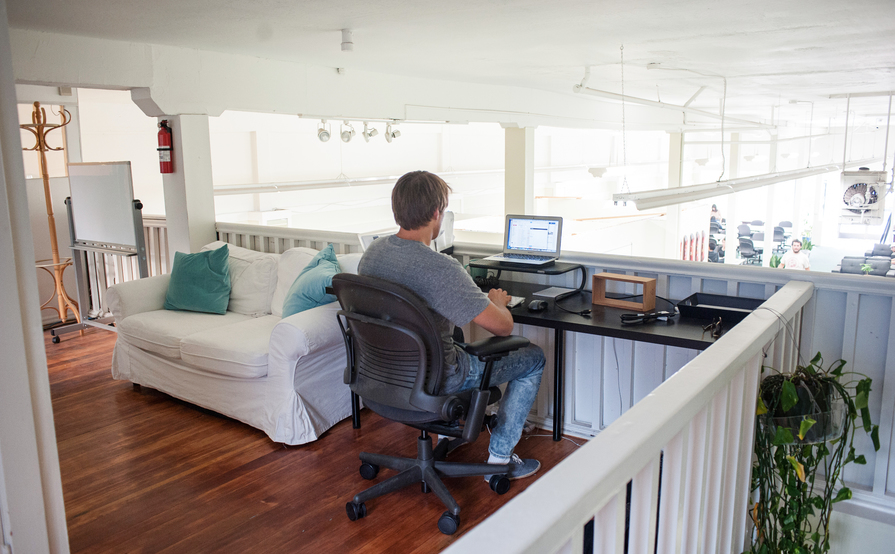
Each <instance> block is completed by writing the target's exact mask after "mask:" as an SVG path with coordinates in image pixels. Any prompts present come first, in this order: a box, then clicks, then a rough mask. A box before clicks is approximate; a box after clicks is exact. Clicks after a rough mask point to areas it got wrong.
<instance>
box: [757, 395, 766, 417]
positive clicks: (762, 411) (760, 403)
mask: <svg viewBox="0 0 895 554" xmlns="http://www.w3.org/2000/svg"><path fill="white" fill-rule="evenodd" d="M766 413H768V407H767V406H765V405H764V400H762V399H761V397H760V396H759V397H758V408H757V409H756V410H755V415H764V414H766Z"/></svg>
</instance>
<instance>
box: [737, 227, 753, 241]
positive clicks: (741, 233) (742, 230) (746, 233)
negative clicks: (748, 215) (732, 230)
mask: <svg viewBox="0 0 895 554" xmlns="http://www.w3.org/2000/svg"><path fill="white" fill-rule="evenodd" d="M737 236H738V237H750V238H751V237H752V228H751V227H749V226H748V225H746V224H745V223H743V224H742V225H737Z"/></svg>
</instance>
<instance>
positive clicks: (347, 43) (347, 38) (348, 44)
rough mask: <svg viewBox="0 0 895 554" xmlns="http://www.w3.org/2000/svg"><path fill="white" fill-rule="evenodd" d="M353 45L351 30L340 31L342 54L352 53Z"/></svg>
mask: <svg viewBox="0 0 895 554" xmlns="http://www.w3.org/2000/svg"><path fill="white" fill-rule="evenodd" d="M353 51H354V43H353V42H352V41H351V29H342V52H353Z"/></svg>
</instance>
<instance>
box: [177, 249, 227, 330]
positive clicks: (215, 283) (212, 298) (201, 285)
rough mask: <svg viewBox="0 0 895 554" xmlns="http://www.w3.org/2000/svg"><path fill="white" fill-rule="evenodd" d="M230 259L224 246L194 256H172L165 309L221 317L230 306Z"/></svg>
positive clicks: (179, 253) (180, 254) (178, 254)
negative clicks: (172, 263)
mask: <svg viewBox="0 0 895 554" xmlns="http://www.w3.org/2000/svg"><path fill="white" fill-rule="evenodd" d="M229 257H230V255H229V249H228V248H227V245H226V244H225V245H223V246H221V247H220V248H218V249H215V250H206V251H204V252H196V253H195V254H184V253H183V252H175V253H174V265H173V266H172V267H171V280H170V282H169V283H168V292H167V293H166V294H165V309H166V310H188V311H192V312H206V313H213V314H223V313H224V312H226V311H227V305H228V304H229V303H230V265H229V264H228V262H227V260H228V258H229Z"/></svg>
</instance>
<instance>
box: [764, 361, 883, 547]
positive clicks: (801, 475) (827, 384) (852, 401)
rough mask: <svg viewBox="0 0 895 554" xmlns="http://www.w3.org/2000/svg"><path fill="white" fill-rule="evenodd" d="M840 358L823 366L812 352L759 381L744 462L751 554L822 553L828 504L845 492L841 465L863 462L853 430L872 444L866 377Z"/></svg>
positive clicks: (826, 541) (875, 430) (827, 538)
mask: <svg viewBox="0 0 895 554" xmlns="http://www.w3.org/2000/svg"><path fill="white" fill-rule="evenodd" d="M845 363H846V362H845V361H844V360H839V361H837V362H834V363H833V364H831V365H830V366H829V367H828V368H827V369H823V359H822V358H821V355H820V353H818V354H817V355H816V356H815V357H814V359H812V360H811V362H810V363H809V364H808V365H807V366H804V367H803V366H798V367H797V368H796V371H795V373H792V374H780V373H774V374H773V375H770V376H768V377H766V378H765V379H764V380H763V381H762V382H761V386H760V387H759V397H758V409H757V414H758V420H757V427H756V433H755V462H754V464H753V468H752V490H753V497H752V506H751V510H750V515H751V518H752V522H753V524H754V525H755V530H754V532H753V535H752V548H751V550H750V551H749V552H751V553H752V554H784V553H785V554H822V553H825V552H829V550H830V515H831V513H832V509H833V504H835V503H836V502H840V501H842V500H848V499H850V498H851V490H850V489H849V488H848V487H846V486H844V483H843V481H842V470H843V468H845V466H847V465H848V464H850V463H855V464H865V463H867V462H866V459H865V458H864V456H863V455H859V454H858V453H857V452H856V451H855V447H854V437H855V431H856V430H857V429H858V428H859V427H860V428H861V429H863V431H864V432H865V433H867V434H869V435H870V437H871V439H872V441H873V447H874V448H875V449H876V450H879V427H878V426H877V425H873V424H872V423H871V421H870V411H869V409H868V406H867V400H868V397H869V395H870V386H871V384H872V381H871V379H870V378H868V377H866V376H863V375H858V374H856V373H852V372H843V368H844V367H845ZM765 369H770V368H766V367H763V368H762V372H764V371H765ZM772 371H773V370H772ZM859 417H860V421H859V420H858V418H859ZM819 476H822V479H821V478H819Z"/></svg>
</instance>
